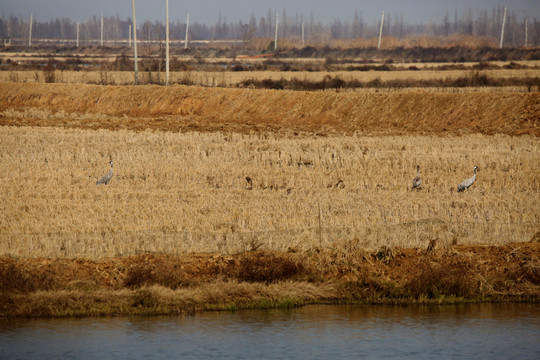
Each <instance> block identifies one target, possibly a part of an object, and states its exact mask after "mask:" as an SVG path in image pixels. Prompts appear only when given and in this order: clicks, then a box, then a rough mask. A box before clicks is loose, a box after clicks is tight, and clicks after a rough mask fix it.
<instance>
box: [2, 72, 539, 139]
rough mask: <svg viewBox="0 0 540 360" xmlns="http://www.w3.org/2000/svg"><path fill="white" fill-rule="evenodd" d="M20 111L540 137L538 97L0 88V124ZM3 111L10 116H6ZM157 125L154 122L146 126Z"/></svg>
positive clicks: (165, 122)
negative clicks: (13, 112) (34, 110)
mask: <svg viewBox="0 0 540 360" xmlns="http://www.w3.org/2000/svg"><path fill="white" fill-rule="evenodd" d="M28 109H40V110H45V111H47V112H46V113H47V114H55V113H57V112H64V113H66V114H67V116H64V122H63V125H62V126H69V121H70V118H73V119H75V118H78V117H81V116H83V115H86V116H88V115H95V117H97V119H93V124H94V127H95V126H96V125H95V122H96V121H98V122H102V123H103V124H102V127H108V126H110V125H111V119H110V117H113V118H116V120H115V119H113V120H112V121H113V122H114V121H119V122H122V121H124V126H123V127H124V128H125V127H128V128H129V124H128V123H126V121H125V119H131V118H137V119H141V118H142V119H146V122H145V124H146V126H147V127H148V128H155V129H157V130H172V131H176V130H179V131H182V130H187V129H186V128H182V126H180V127H179V125H178V123H179V122H180V123H182V122H190V121H191V122H196V123H197V125H198V126H199V127H201V125H203V126H202V128H203V129H204V130H210V131H211V130H219V129H220V125H230V124H242V125H243V126H244V129H245V128H246V127H247V128H249V127H253V128H257V127H261V126H270V128H272V127H280V128H290V129H292V130H305V131H326V132H336V133H354V132H359V133H363V134H369V133H377V134H450V135H459V134H466V133H483V134H496V133H500V134H508V135H523V134H530V135H535V136H539V135H540V94H539V93H510V92H484V91H479V92H466V93H465V92H464V93H460V92H455V93H449V92H445V93H434V92H423V91H418V90H415V91H413V90H411V91H399V92H384V93H377V92H335V91H325V92H300V91H284V90H254V89H224V88H203V87H189V86H179V85H175V86H169V87H164V86H153V85H145V86H101V85H81V84H42V83H0V111H1V112H2V114H0V115H1V116H0V125H16V124H17V121H16V118H21V117H22V118H24V113H22V115H21V111H23V112H24V111H28ZM8 110H10V111H16V112H18V115H16V116H10V115H9V114H8V115H6V111H8ZM106 117H109V119H104V118H106ZM34 118H35V121H34V122H33V123H32V122H30V123H28V122H25V125H36V126H40V125H47V126H51V125H53V126H54V124H51V123H50V122H44V120H45V118H47V116H41V117H40V116H37V117H36V116H34ZM157 118H161V119H160V122H155V121H152V119H157ZM122 119H123V120H122ZM77 123H78V124H80V121H79V120H78V121H77ZM175 123H176V124H175ZM205 124H206V125H212V126H206V127H205V126H204V125H205ZM72 125H73V124H72ZM139 125H140V124H139ZM80 127H84V123H83V124H80ZM98 127H101V126H99V125H98Z"/></svg>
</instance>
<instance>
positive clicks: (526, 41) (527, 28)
mask: <svg viewBox="0 0 540 360" xmlns="http://www.w3.org/2000/svg"><path fill="white" fill-rule="evenodd" d="M528 22H529V18H525V47H527V45H529V44H528V42H529V26H528V25H529V24H528Z"/></svg>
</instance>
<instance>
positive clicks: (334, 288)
mask: <svg viewBox="0 0 540 360" xmlns="http://www.w3.org/2000/svg"><path fill="white" fill-rule="evenodd" d="M349 250H350V251H349ZM349 250H339V251H331V250H314V251H310V252H307V253H272V252H259V251H255V252H247V253H242V254H237V255H211V254H192V255H185V256H167V255H159V254H145V255H139V256H133V257H119V258H107V259H99V260H87V259H14V258H0V316H29V317H39V316H90V315H128V314H178V313H190V312H194V311H200V310H208V309H239V308H246V307H274V306H296V305H301V304H307V303H324V302H341V303H343V302H349V303H414V302H416V303H453V302H461V301H509V300H510V301H533V302H534V301H539V300H540V262H539V258H538V254H540V242H538V241H531V242H528V243H511V244H507V245H504V246H470V245H469V246H466V245H458V246H455V247H454V248H453V249H451V250H448V249H447V250H443V251H442V252H437V251H435V250H431V249H429V248H428V249H427V250H418V249H400V248H393V249H390V248H382V249H381V250H379V251H377V252H376V253H367V252H365V251H362V250H352V249H349Z"/></svg>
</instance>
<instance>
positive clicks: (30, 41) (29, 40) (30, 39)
mask: <svg viewBox="0 0 540 360" xmlns="http://www.w3.org/2000/svg"><path fill="white" fill-rule="evenodd" d="M32 17H33V15H32V14H30V29H29V34H28V46H32V22H33V20H32Z"/></svg>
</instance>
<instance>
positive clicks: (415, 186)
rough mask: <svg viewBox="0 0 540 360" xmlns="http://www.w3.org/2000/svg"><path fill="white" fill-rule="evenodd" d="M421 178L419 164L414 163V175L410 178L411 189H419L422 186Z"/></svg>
mask: <svg viewBox="0 0 540 360" xmlns="http://www.w3.org/2000/svg"><path fill="white" fill-rule="evenodd" d="M421 185H422V178H421V177H420V165H416V176H415V177H414V179H413V180H412V188H411V190H414V189H416V190H420V189H421V188H422V187H421Z"/></svg>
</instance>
